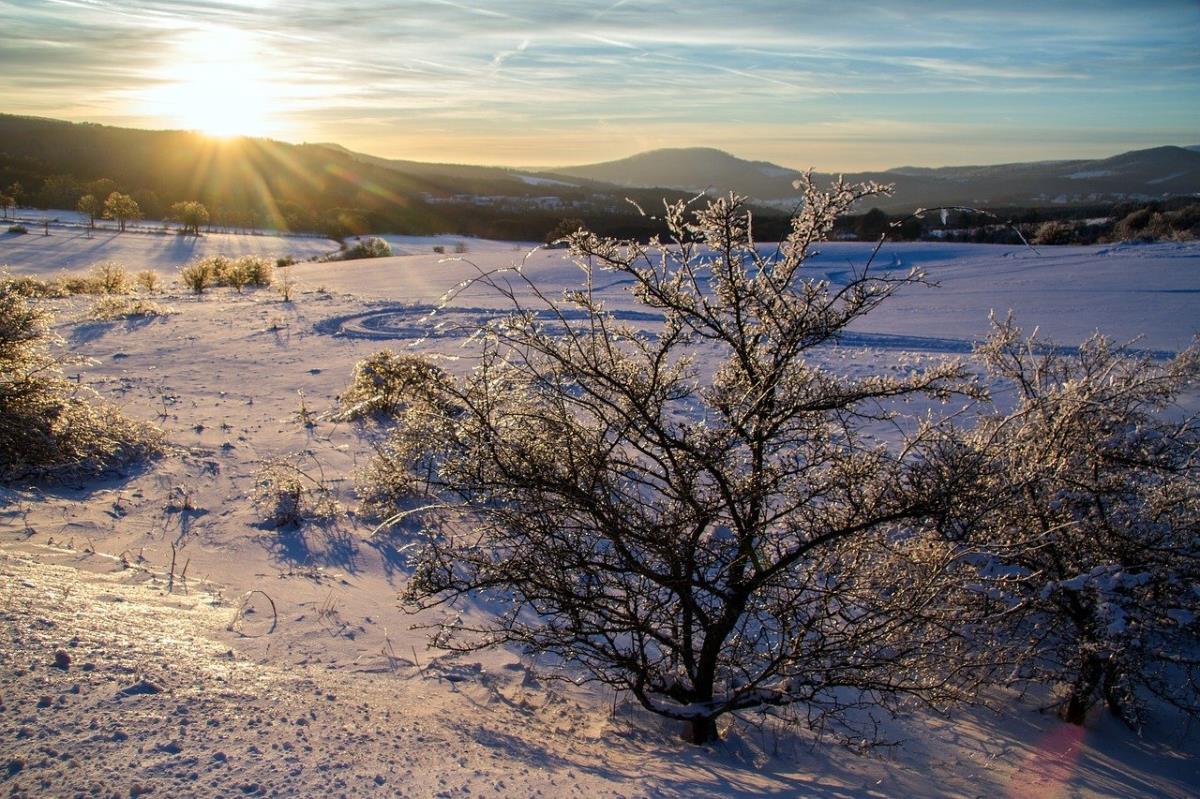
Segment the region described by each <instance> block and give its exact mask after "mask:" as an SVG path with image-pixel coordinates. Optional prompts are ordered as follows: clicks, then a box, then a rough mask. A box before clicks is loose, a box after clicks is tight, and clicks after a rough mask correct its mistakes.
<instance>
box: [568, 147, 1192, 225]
mask: <svg viewBox="0 0 1200 799" xmlns="http://www.w3.org/2000/svg"><path fill="white" fill-rule="evenodd" d="M553 172H554V174H556V175H563V176H568V177H575V178H580V179H588V180H595V181H603V182H607V183H615V184H617V185H622V186H629V187H638V188H646V187H649V186H659V187H663V188H674V189H684V190H692V191H705V190H710V191H711V190H721V191H737V192H739V193H741V194H745V195H748V196H750V197H752V198H754V199H757V200H760V201H764V202H768V203H778V202H780V201H794V199H795V197H796V191H795V189H794V188H793V182H794V181H795V180H797V179H799V178H800V177H801V176H802V175H803V173H802V172H801V171H799V170H795V169H789V168H787V167H782V166H779V165H777V164H772V163H769V162H766V161H749V160H744V159H741V158H738V157H736V156H733V155H730V154H729V153H726V152H724V151H721V150H715V149H712V148H707V147H693V148H677V149H663V150H652V151H649V152H644V153H638V154H637V155H633V156H630V157H629V158H622V159H618V160H616V161H606V162H603V163H598V164H586V165H582V166H571V167H562V168H558V169H555V170H554V171H553ZM814 177H815V178H816V179H817V180H818V181H819V182H828V181H830V180H832V179H833V177H834V176H833V175H832V174H829V173H814ZM845 177H846V178H847V179H849V180H853V181H861V180H875V181H879V182H881V183H895V184H896V191H895V194H894V196H893V197H892V198H890V199H887V200H884V201H882V202H880V205H881V207H884V208H893V209H899V208H909V209H911V208H914V207H917V206H925V207H928V206H933V205H991V206H1044V205H1066V204H1072V205H1080V204H1088V203H1106V202H1114V201H1120V200H1150V199H1158V198H1163V197H1171V196H1179V195H1196V194H1200V145H1197V146H1193V147H1175V146H1164V147H1153V148H1150V149H1146V150H1134V151H1131V152H1127V153H1121V154H1119V155H1115V156H1111V157H1109V158H1101V159H1071V160H1063V161H1036V162H1027V163H1011V164H994V165H981V166H952V167H912V166H905V167H898V168H895V169H889V170H884V171H878V172H855V173H849V174H846V175H845Z"/></svg>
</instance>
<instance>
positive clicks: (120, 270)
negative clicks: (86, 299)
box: [88, 261, 133, 294]
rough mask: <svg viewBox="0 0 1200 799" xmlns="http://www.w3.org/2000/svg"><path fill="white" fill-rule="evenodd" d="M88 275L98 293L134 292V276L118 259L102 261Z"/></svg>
mask: <svg viewBox="0 0 1200 799" xmlns="http://www.w3.org/2000/svg"><path fill="white" fill-rule="evenodd" d="M88 277H89V278H90V279H91V280H92V282H93V284H95V286H96V293H97V294H132V293H133V278H132V277H131V276H130V274H129V271H128V270H127V269H126V268H125V267H124V266H122V265H121V264H119V263H117V262H116V261H101V262H100V263H98V264H95V265H93V266H92V268H91V269H90V270H89V271H88Z"/></svg>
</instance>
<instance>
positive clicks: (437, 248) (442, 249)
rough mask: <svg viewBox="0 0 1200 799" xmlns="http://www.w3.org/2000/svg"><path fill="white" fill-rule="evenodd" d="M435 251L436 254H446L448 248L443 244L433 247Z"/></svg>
mask: <svg viewBox="0 0 1200 799" xmlns="http://www.w3.org/2000/svg"><path fill="white" fill-rule="evenodd" d="M433 251H434V252H436V253H437V254H438V255H445V254H446V248H445V247H444V246H442V245H441V244H435V245H433Z"/></svg>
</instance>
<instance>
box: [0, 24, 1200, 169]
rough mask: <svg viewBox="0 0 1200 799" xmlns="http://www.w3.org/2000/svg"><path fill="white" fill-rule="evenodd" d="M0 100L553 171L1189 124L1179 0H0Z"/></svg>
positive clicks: (1128, 142)
mask: <svg viewBox="0 0 1200 799" xmlns="http://www.w3.org/2000/svg"><path fill="white" fill-rule="evenodd" d="M0 31H3V33H2V34H0V75H3V79H2V80H0V111H4V112H8V113H20V114H33V115H39V116H50V117H58V118H65V119H71V120H80V121H84V120H86V121H92V122H102V123H107V124H118V125H129V126H135V127H154V128H194V129H202V130H208V131H212V132H217V133H253V134H266V135H272V136H274V137H276V138H280V139H284V140H288V141H333V142H338V143H341V144H344V145H346V146H348V147H351V148H354V149H358V150H363V151H366V152H370V153H374V154H377V155H383V156H390V157H396V158H412V159H416V160H438V161H455V162H469V163H490V164H506V165H553V164H567V163H583V162H590V161H598V160H606V159H610V158H618V157H622V156H625V155H629V154H632V153H634V152H638V151H640V150H646V149H651V148H655V147H669V146H700V145H703V146H713V147H720V148H722V149H725V150H728V151H730V152H733V153H735V154H737V155H740V156H743V157H747V158H760V159H765V160H770V161H775V162H777V163H781V164H784V165H787V166H793V167H801V168H803V167H809V166H813V167H816V168H817V169H820V170H853V169H864V168H885V167H892V166H899V165H901V164H917V165H924V166H938V165H943V164H964V163H998V162H1004V161H1020V160H1035V159H1043V158H1062V157H1087V156H1104V155H1111V154H1114V153H1117V152H1121V151H1123V150H1128V149H1134V148H1138V147H1147V146H1154V145H1158V144H1197V143H1200V0H1175V1H1174V2H1165V1H1164V2H1153V1H1151V2H1146V1H1145V0H1137V1H1136V2H1135V0H1127V1H1126V2H1104V1H1103V0H1097V1H1094V2H1053V0H1042V2H1021V1H1019V0H1018V1H1016V2H1011V1H1010V2H988V3H971V2H932V1H931V2H890V3H872V2H859V3H834V2H828V3H818V2H804V1H803V0H800V1H797V2H785V1H783V0H779V1H777V2H767V1H766V0H742V2H738V3H733V2H720V3H718V2H710V1H709V0H691V1H690V2H684V1H682V0H659V1H648V0H615V1H614V0H610V1H609V2H534V1H533V0H506V1H504V2H501V1H500V0H474V1H472V0H464V2H451V0H423V1H422V2H415V1H414V2H380V1H379V0H366V2H358V3H354V4H353V8H345V7H342V4H340V3H330V2H317V0H293V1H292V2H284V1H283V0H190V2H186V3H177V2H169V1H168V0H131V1H130V2H115V1H114V2H109V1H108V0H0Z"/></svg>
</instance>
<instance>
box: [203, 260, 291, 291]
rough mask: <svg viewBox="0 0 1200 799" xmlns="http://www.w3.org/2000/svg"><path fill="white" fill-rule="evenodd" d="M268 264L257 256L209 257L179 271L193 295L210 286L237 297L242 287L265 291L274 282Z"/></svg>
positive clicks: (272, 269)
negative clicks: (225, 288) (233, 292)
mask: <svg viewBox="0 0 1200 799" xmlns="http://www.w3.org/2000/svg"><path fill="white" fill-rule="evenodd" d="M274 271H275V270H274V267H273V266H272V265H271V262H270V261H269V260H268V259H266V258H263V257H261V256H258V255H243V256H241V257H240V258H227V257H226V256H224V255H210V256H208V257H206V258H200V259H198V260H196V261H193V262H192V263H190V264H188V265H187V266H186V267H184V268H183V270H181V271H180V278H181V279H182V280H183V282H184V285H186V286H187V287H188V288H190V289H191V290H192V291H193V292H195V293H196V294H200V293H202V292H203V291H204V289H206V288H208V287H209V286H228V287H232V288H234V289H237V292H238V293H239V294H240V293H241V292H242V289H243V288H244V287H245V286H255V287H264V286H269V285H271V282H272V280H273V279H274Z"/></svg>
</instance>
